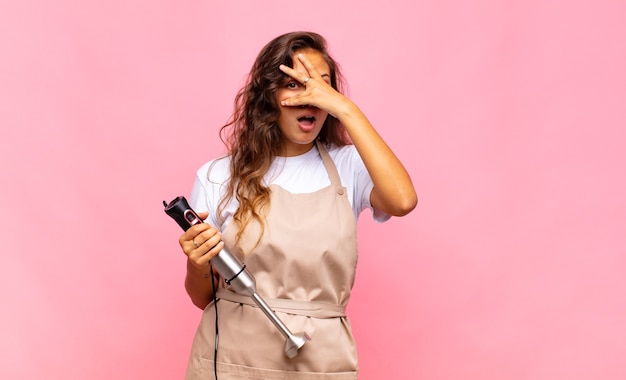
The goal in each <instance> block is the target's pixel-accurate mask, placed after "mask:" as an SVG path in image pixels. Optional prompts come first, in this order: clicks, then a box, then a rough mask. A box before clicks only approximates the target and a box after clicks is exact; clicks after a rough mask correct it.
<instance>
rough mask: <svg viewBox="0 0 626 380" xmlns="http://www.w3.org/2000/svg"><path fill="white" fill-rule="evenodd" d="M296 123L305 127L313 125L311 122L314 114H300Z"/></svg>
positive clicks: (313, 119) (313, 120) (313, 121)
mask: <svg viewBox="0 0 626 380" xmlns="http://www.w3.org/2000/svg"><path fill="white" fill-rule="evenodd" d="M298 123H300V124H301V125H303V126H305V127H310V126H312V125H313V123H315V117H314V116H302V117H299V118H298Z"/></svg>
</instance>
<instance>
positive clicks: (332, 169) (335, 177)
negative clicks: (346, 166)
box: [315, 140, 341, 186]
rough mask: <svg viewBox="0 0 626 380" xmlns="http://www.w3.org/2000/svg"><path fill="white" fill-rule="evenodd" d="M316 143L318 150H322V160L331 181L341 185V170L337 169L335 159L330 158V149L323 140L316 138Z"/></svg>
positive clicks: (335, 184) (334, 184) (333, 183)
mask: <svg viewBox="0 0 626 380" xmlns="http://www.w3.org/2000/svg"><path fill="white" fill-rule="evenodd" d="M315 143H316V144H317V150H318V151H319V152H320V156H321V157H322V162H323V163H324V166H325V167H326V171H327V172H328V176H329V177H330V183H331V184H332V185H333V186H341V178H339V172H338V171H337V166H335V163H334V162H333V159H332V158H330V155H329V154H328V150H327V149H326V147H325V146H324V144H323V143H322V142H321V141H319V140H315Z"/></svg>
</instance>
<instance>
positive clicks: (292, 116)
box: [276, 49, 330, 156]
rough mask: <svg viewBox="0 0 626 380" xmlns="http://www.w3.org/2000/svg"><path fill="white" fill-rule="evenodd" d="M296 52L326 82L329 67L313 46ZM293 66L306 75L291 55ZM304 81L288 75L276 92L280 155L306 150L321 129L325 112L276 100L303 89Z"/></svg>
mask: <svg viewBox="0 0 626 380" xmlns="http://www.w3.org/2000/svg"><path fill="white" fill-rule="evenodd" d="M296 54H303V55H304V56H305V57H306V59H307V60H308V61H309V62H311V63H312V64H313V66H314V67H315V69H317V71H318V72H319V73H320V75H321V76H322V78H323V79H324V80H325V81H327V82H328V83H330V67H329V66H328V63H326V61H325V60H324V58H323V57H322V55H321V54H320V53H319V52H318V51H317V50H313V49H304V50H299V51H297V52H296ZM292 58H293V62H294V67H293V68H294V70H296V71H298V72H300V73H302V74H304V76H305V77H308V76H310V74H309V73H308V72H307V70H306V68H305V67H304V65H303V64H302V62H300V60H299V59H298V58H297V57H296V56H295V55H294V56H293V57H292ZM304 90H305V86H304V84H302V83H300V82H298V81H297V80H295V79H293V78H290V79H289V80H288V81H287V83H286V84H285V85H283V86H282V87H280V88H279V89H278V91H277V92H276V101H277V103H278V107H279V109H280V115H279V116H278V128H279V129H280V131H281V134H282V149H281V153H280V155H281V156H297V155H300V154H303V153H306V152H308V151H309V150H310V149H311V148H312V147H313V144H314V142H315V139H316V138H317V135H318V134H319V133H320V131H321V130H322V126H323V125H324V122H325V121H326V117H327V116H328V113H327V112H325V111H323V110H321V109H319V108H317V107H312V106H299V107H293V106H292V107H288V106H282V105H281V104H280V102H281V100H284V99H287V98H290V97H292V96H295V95H297V94H299V93H300V92H303V91H304Z"/></svg>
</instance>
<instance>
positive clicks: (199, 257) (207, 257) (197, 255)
mask: <svg viewBox="0 0 626 380" xmlns="http://www.w3.org/2000/svg"><path fill="white" fill-rule="evenodd" d="M222 248H224V242H223V241H219V242H218V243H217V244H216V245H215V246H213V247H212V248H211V249H209V250H208V251H206V252H203V250H202V249H197V250H195V251H193V253H192V254H191V255H190V256H189V260H190V261H191V262H192V263H193V264H194V265H195V266H197V267H206V266H207V265H209V262H210V261H211V260H212V259H213V258H214V257H215V256H217V254H218V253H220V251H221V250H222Z"/></svg>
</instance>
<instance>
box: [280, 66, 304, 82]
mask: <svg viewBox="0 0 626 380" xmlns="http://www.w3.org/2000/svg"><path fill="white" fill-rule="evenodd" d="M278 68H279V69H280V71H282V72H283V73H285V74H287V75H289V76H290V77H291V78H293V79H295V80H297V81H298V82H300V83H303V82H304V80H305V79H306V78H308V76H306V75H304V74H302V73H301V72H299V71H296V70H294V69H292V68H291V67H289V66H286V65H280V66H278Z"/></svg>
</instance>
